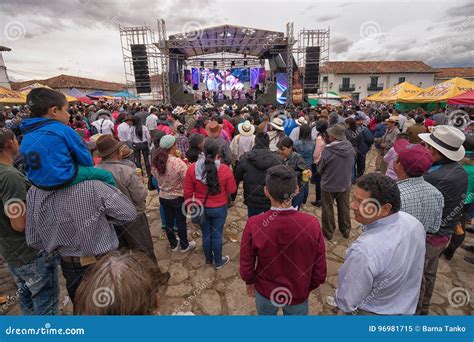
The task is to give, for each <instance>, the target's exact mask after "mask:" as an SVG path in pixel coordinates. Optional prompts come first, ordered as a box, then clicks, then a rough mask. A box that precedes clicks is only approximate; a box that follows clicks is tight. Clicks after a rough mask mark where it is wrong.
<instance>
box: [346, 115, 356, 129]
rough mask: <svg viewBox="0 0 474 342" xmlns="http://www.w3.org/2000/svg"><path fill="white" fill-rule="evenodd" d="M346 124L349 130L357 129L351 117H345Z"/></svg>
mask: <svg viewBox="0 0 474 342" xmlns="http://www.w3.org/2000/svg"><path fill="white" fill-rule="evenodd" d="M346 124H347V125H348V126H349V129H350V130H351V131H354V132H355V131H357V123H356V121H355V120H354V119H353V118H347V119H346Z"/></svg>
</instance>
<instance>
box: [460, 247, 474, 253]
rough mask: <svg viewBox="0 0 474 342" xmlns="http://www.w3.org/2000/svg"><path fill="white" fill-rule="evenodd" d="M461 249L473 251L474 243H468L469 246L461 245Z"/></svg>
mask: <svg viewBox="0 0 474 342" xmlns="http://www.w3.org/2000/svg"><path fill="white" fill-rule="evenodd" d="M461 248H462V249H464V250H465V251H468V252H471V253H474V245H470V246H461Z"/></svg>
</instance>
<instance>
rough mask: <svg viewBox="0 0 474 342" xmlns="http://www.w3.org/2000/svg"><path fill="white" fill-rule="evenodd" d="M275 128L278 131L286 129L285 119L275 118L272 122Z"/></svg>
mask: <svg viewBox="0 0 474 342" xmlns="http://www.w3.org/2000/svg"><path fill="white" fill-rule="evenodd" d="M270 125H272V127H273V128H275V129H276V130H277V131H284V130H285V129H284V128H283V120H282V119H280V118H274V119H273V120H272V122H271V123H270Z"/></svg>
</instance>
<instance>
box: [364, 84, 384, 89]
mask: <svg viewBox="0 0 474 342" xmlns="http://www.w3.org/2000/svg"><path fill="white" fill-rule="evenodd" d="M367 90H368V91H380V90H383V83H378V84H375V83H369V84H367Z"/></svg>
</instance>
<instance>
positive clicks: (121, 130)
mask: <svg viewBox="0 0 474 342" xmlns="http://www.w3.org/2000/svg"><path fill="white" fill-rule="evenodd" d="M132 126H133V116H132V115H127V116H125V119H124V120H123V122H122V123H120V125H118V127H117V137H118V139H119V140H120V141H123V142H127V141H128V140H129V139H130V129H131V128H132ZM155 128H156V126H155Z"/></svg>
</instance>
